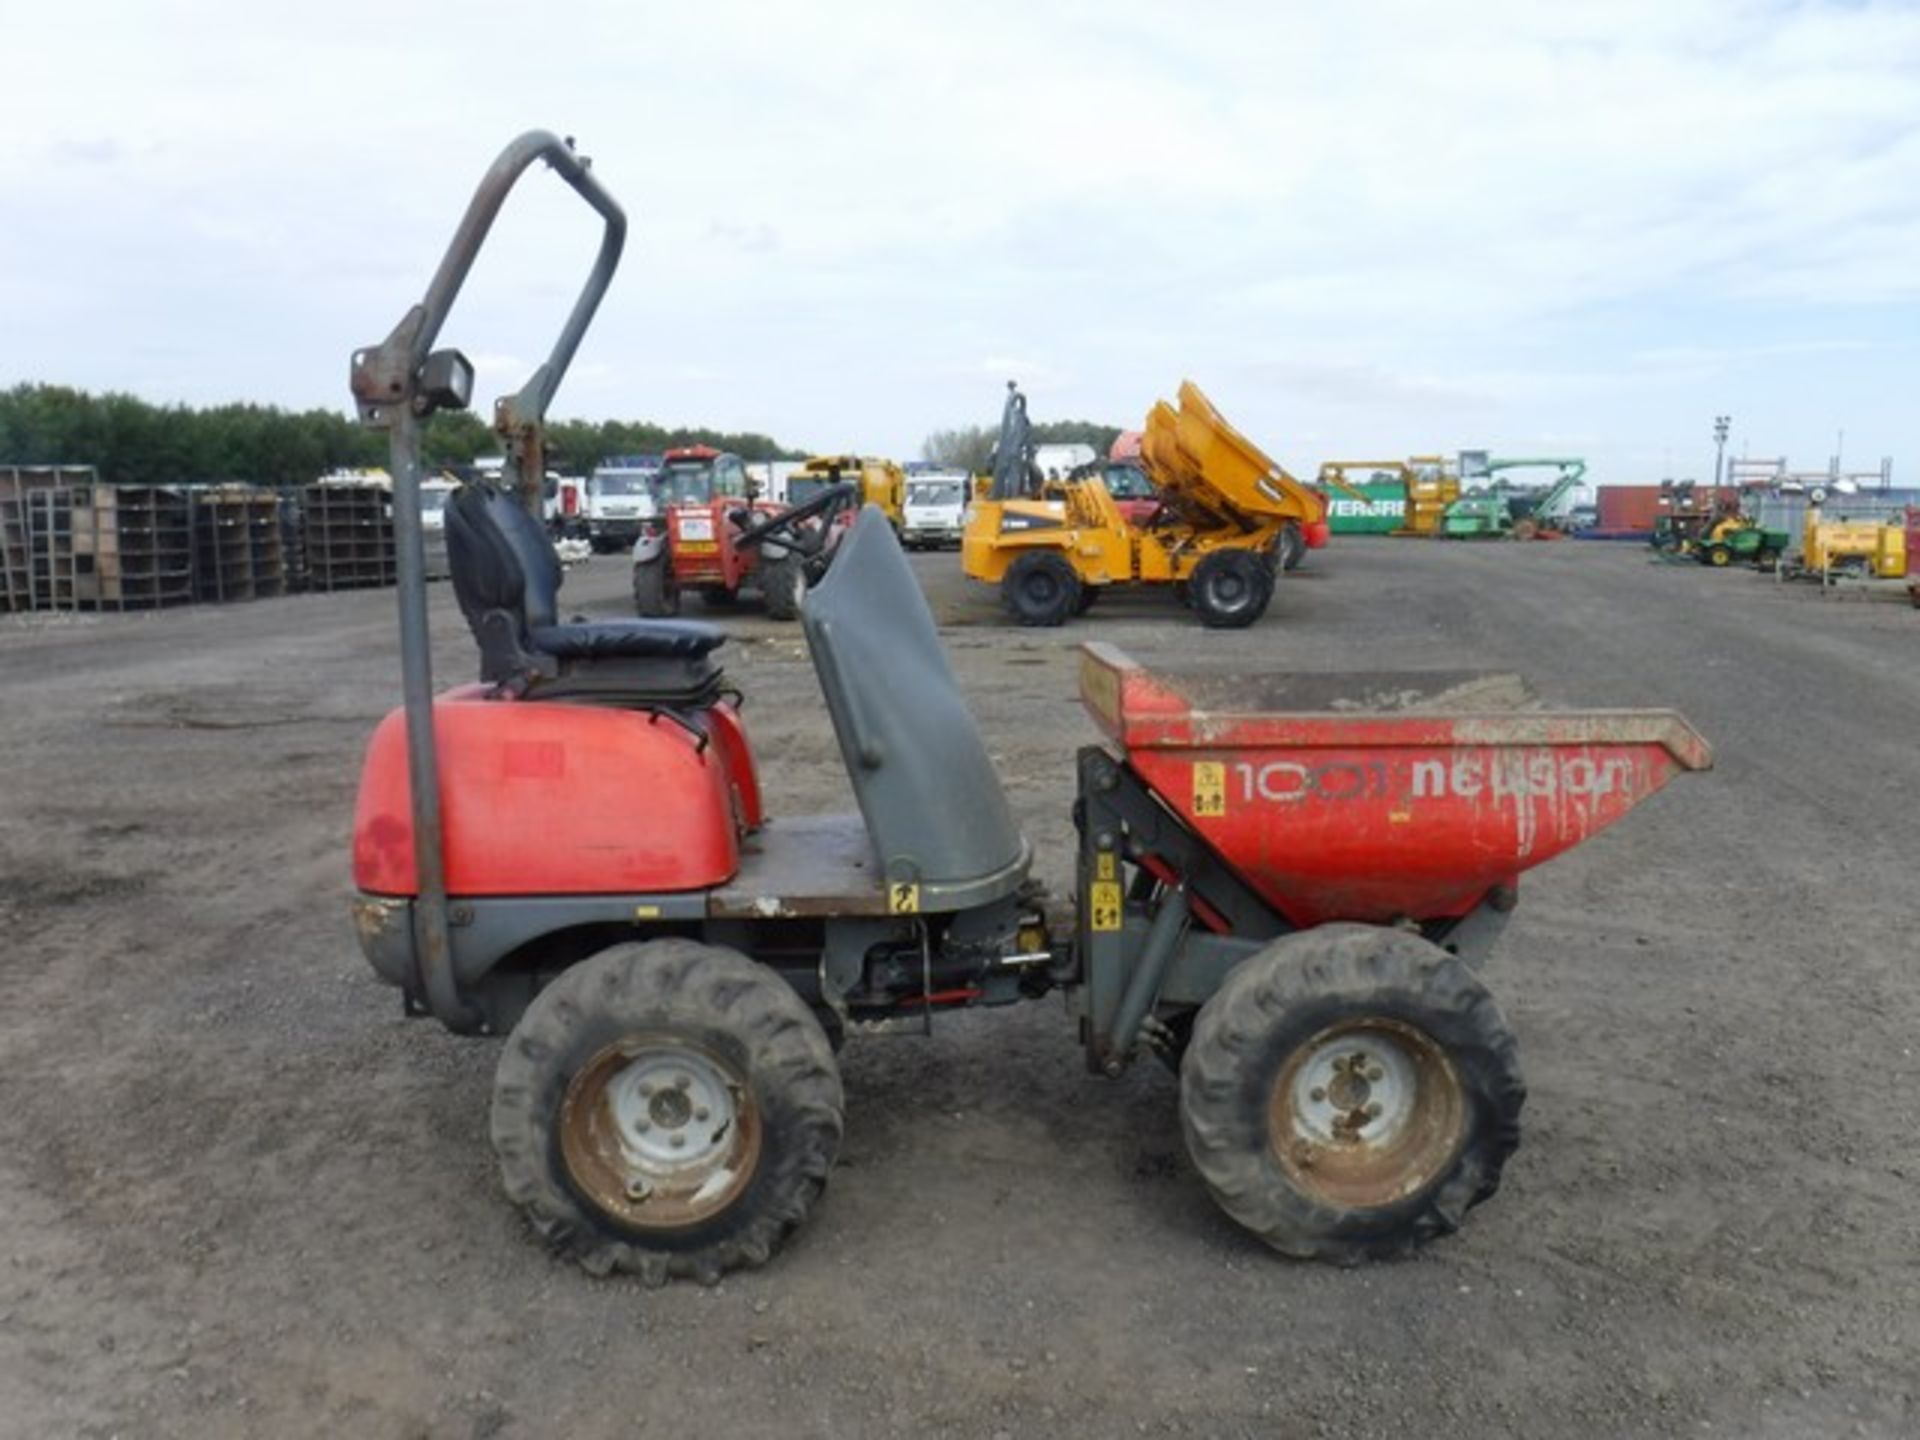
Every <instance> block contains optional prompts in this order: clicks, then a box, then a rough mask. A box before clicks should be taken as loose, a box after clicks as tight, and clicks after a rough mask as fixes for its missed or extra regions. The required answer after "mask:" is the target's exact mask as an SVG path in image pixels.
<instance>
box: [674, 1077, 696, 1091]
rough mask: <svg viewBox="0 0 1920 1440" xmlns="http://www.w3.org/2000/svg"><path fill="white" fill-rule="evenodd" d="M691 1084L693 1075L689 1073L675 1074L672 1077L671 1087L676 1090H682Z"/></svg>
mask: <svg viewBox="0 0 1920 1440" xmlns="http://www.w3.org/2000/svg"><path fill="white" fill-rule="evenodd" d="M691 1084H693V1077H692V1076H691V1075H676V1076H674V1077H673V1088H674V1089H676V1090H684V1089H686V1088H687V1087H688V1086H689V1085H691Z"/></svg>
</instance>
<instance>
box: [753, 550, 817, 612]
mask: <svg viewBox="0 0 1920 1440" xmlns="http://www.w3.org/2000/svg"><path fill="white" fill-rule="evenodd" d="M760 593H761V595H762V596H763V597H764V598H765V600H766V603H767V615H768V616H769V617H770V618H771V619H774V620H796V619H798V618H799V616H800V605H801V602H802V601H803V600H805V599H806V595H807V567H806V566H805V565H804V564H803V563H802V562H801V560H800V557H799V556H797V555H789V556H787V557H786V558H784V559H781V560H774V561H771V562H769V563H768V564H765V565H762V566H761V567H760Z"/></svg>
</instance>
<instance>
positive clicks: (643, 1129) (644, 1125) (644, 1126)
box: [633, 1120, 653, 1135]
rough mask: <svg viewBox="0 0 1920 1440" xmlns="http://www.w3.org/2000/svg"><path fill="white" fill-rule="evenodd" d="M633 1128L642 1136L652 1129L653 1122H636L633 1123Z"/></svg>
mask: <svg viewBox="0 0 1920 1440" xmlns="http://www.w3.org/2000/svg"><path fill="white" fill-rule="evenodd" d="M633 1128H634V1129H635V1130H638V1131H639V1132H640V1133H641V1134H642V1135H644V1134H646V1133H647V1131H649V1130H651V1129H652V1128H653V1122H652V1121H651V1120H636V1121H634V1122H633Z"/></svg>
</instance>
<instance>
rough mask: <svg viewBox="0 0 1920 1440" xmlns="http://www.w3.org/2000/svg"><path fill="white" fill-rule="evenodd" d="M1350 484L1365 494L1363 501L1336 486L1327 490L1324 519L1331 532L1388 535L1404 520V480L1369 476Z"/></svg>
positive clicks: (1405, 493) (1405, 510)
mask: <svg viewBox="0 0 1920 1440" xmlns="http://www.w3.org/2000/svg"><path fill="white" fill-rule="evenodd" d="M1349 483H1351V482H1349ZM1353 488H1354V489H1356V490H1358V491H1359V492H1360V493H1361V494H1362V495H1365V496H1366V497H1367V499H1366V503H1364V504H1362V503H1361V502H1360V501H1358V500H1355V499H1354V498H1353V497H1352V496H1350V495H1347V494H1344V493H1342V492H1341V491H1338V490H1329V491H1328V492H1327V520H1328V522H1329V524H1331V526H1332V527H1333V533H1334V534H1336V535H1388V534H1391V533H1392V532H1393V531H1395V530H1398V529H1399V528H1400V527H1401V525H1402V524H1403V523H1404V521H1405V518H1406V513H1407V487H1406V486H1405V485H1404V484H1403V483H1401V482H1400V481H1398V480H1368V481H1365V482H1363V483H1361V484H1358V485H1355V486H1354V487H1353Z"/></svg>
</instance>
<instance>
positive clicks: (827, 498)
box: [733, 481, 860, 556]
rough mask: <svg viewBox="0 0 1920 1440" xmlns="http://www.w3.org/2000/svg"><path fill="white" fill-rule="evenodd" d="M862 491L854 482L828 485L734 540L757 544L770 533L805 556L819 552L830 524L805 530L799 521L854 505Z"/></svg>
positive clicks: (743, 543)
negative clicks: (811, 496) (809, 498)
mask: <svg viewBox="0 0 1920 1440" xmlns="http://www.w3.org/2000/svg"><path fill="white" fill-rule="evenodd" d="M859 493H860V487H859V486H857V485H854V484H852V483H851V482H846V481H843V482H842V483H840V484H838V485H829V486H828V487H827V488H826V489H824V490H822V491H821V492H820V493H819V494H818V495H816V496H814V497H813V498H812V499H811V500H806V501H803V502H801V503H800V504H798V505H796V506H794V507H793V508H792V509H791V510H782V511H781V512H780V513H779V514H778V515H769V516H768V517H767V518H766V519H765V520H762V521H761V522H760V523H759V524H758V525H748V526H746V527H745V528H744V529H742V530H741V532H740V533H739V534H738V535H736V536H734V538H733V543H734V544H735V545H736V546H741V545H758V544H759V543H760V542H761V541H763V540H765V539H767V538H769V537H770V536H779V537H781V538H782V539H783V540H784V542H785V543H786V544H788V545H791V546H792V547H793V548H794V549H795V550H798V551H799V552H800V553H801V554H803V555H809V556H811V555H818V554H819V553H820V551H821V550H822V549H824V548H825V547H826V543H827V528H828V527H827V526H825V525H822V526H820V527H819V528H817V529H814V530H805V529H802V528H801V525H800V522H801V521H803V520H811V519H813V518H814V517H815V516H817V515H828V514H831V513H832V512H834V511H836V510H839V509H842V508H843V507H846V506H849V505H852V504H853V503H854V501H855V499H856V498H857V497H858V496H859Z"/></svg>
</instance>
